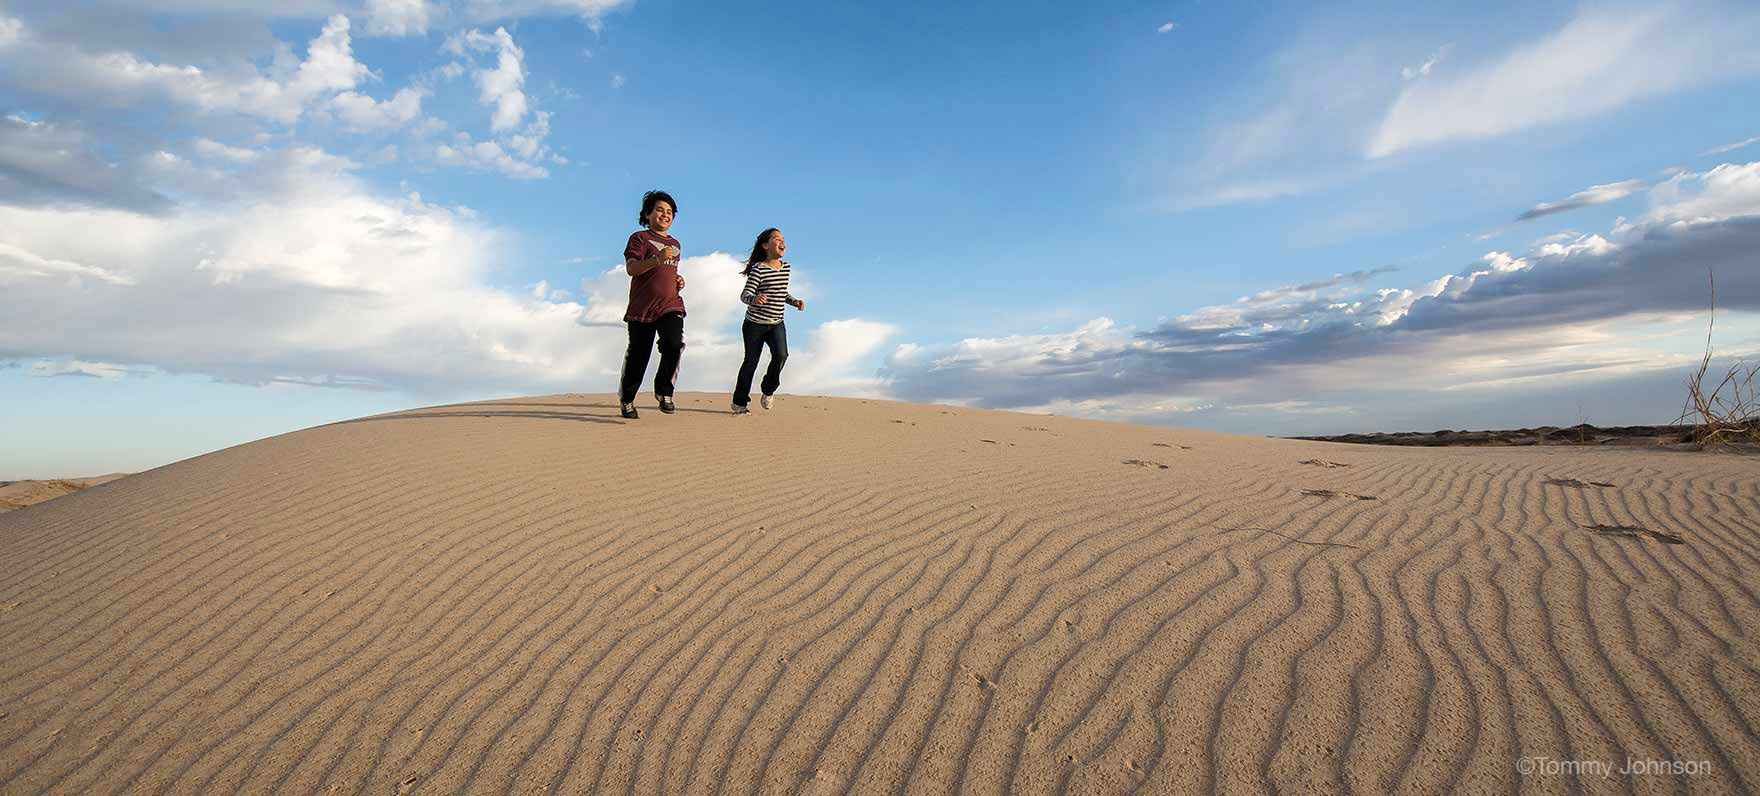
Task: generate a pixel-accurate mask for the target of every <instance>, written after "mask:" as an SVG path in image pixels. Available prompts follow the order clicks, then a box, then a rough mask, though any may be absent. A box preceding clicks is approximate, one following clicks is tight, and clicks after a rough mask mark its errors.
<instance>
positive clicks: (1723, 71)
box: [1367, 3, 1760, 158]
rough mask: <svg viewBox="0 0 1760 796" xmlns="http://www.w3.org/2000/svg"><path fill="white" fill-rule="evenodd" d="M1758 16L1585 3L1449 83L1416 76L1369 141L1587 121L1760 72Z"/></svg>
mask: <svg viewBox="0 0 1760 796" xmlns="http://www.w3.org/2000/svg"><path fill="white" fill-rule="evenodd" d="M1756 33H1760V15H1756V14H1755V13H1754V12H1753V11H1752V10H1751V9H1745V8H1742V7H1740V6H1725V5H1722V4H1717V3H1697V4H1695V3H1682V4H1669V5H1661V6H1644V7H1622V6H1604V5H1595V6H1589V7H1585V8H1584V9H1583V10H1582V11H1581V12H1580V13H1579V14H1578V15H1577V16H1576V17H1575V18H1574V19H1572V20H1571V21H1570V22H1569V23H1568V24H1566V25H1565V26H1564V27H1563V28H1562V29H1560V30H1558V31H1556V32H1554V33H1552V34H1549V35H1547V36H1545V37H1542V38H1540V39H1538V40H1536V41H1534V42H1532V43H1530V44H1527V45H1524V46H1522V47H1519V48H1517V49H1515V50H1514V51H1512V52H1510V53H1508V54H1507V55H1504V56H1503V57H1501V58H1498V59H1496V60H1494V61H1491V62H1489V63H1486V64H1482V65H1480V66H1478V67H1476V68H1472V69H1466V70H1463V71H1460V72H1458V73H1456V74H1455V75H1453V76H1452V77H1451V78H1450V79H1447V80H1415V81H1412V82H1410V83H1409V85H1408V86H1407V87H1406V89H1405V90H1404V91H1403V92H1401V94H1400V95H1399V98H1398V99H1397V100H1395V101H1394V103H1393V106H1392V107H1391V108H1390V109H1389V110H1388V111H1387V113H1386V115H1385V117H1384V118H1383V119H1382V121H1381V123H1380V125H1379V126H1378V128H1377V129H1376V131H1375V132H1374V134H1373V135H1372V136H1371V137H1370V139H1369V143H1368V147H1367V154H1368V155H1369V157H1372V158H1379V157H1385V156H1388V155H1392V154H1394V153H1396V152H1401V151H1404V150H1407V149H1411V148H1415V147H1422V146H1428V145H1433V144H1438V143H1442V142H1445V141H1451V140H1457V139H1473V138H1485V137H1488V136H1494V135H1499V134H1502V133H1508V132H1511V131H1514V130H1521V129H1524V128H1528V127H1532V126H1535V125H1540V124H1546V123H1552V122H1559V121H1564V120H1572V119H1583V118H1587V117H1589V116H1591V115H1594V114H1597V113H1602V112H1605V111H1609V110H1612V109H1614V108H1618V107H1621V106H1623V105H1626V104H1627V103H1630V102H1633V101H1635V100H1638V99H1642V98H1645V97H1651V96H1655V95H1658V94H1663V93H1666V92H1670V91H1674V90H1677V89H1681V88H1685V87H1687V86H1691V85H1697V84H1700V83H1704V82H1707V81H1711V80H1714V79H1717V78H1720V77H1725V76H1729V75H1734V74H1748V73H1753V72H1755V71H1760V53H1757V51H1756V50H1755V49H1754V48H1753V46H1752V42H1753V41H1754V39H1755V36H1756Z"/></svg>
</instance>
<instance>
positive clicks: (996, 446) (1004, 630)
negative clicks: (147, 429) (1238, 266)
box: [0, 395, 1760, 796]
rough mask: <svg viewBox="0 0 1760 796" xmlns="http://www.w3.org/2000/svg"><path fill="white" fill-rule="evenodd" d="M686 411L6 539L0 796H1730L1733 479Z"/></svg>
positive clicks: (717, 409) (792, 403) (198, 489)
mask: <svg viewBox="0 0 1760 796" xmlns="http://www.w3.org/2000/svg"><path fill="white" fill-rule="evenodd" d="M681 399H682V400H681V402H680V403H681V406H680V412H679V413H678V414H677V415H674V416H670V417H668V416H664V415H661V414H660V413H659V412H658V411H655V410H652V409H648V408H644V409H643V416H642V418H641V419H640V420H639V421H635V422H624V421H622V420H621V419H619V418H618V417H617V409H616V407H615V405H614V403H613V401H612V400H611V399H610V398H608V397H607V396H548V397H539V398H526V399H515V400H508V401H497V402H484V403H475V404H465V405H455V406H445V407H435V408H429V409H421V410H414V411H410V412H403V413H397V414H392V415H385V416H379V417H371V418H363V419H361V420H357V421H351V422H346V423H338V424H334V425H329V426H324V427H320V428H314V429H308V430H305V431H300V432H297V433H293V434H287V435H283V436H279V437H275V438H271V439H267V440H263V441H260V442H255V443H251V444H248V445H243V446H239V447H236V448H231V449H228V450H224V451H220V452H217V453H213V454H209V455H206V456H202V457H199V458H196V459H191V460H188V461H184V462H180V463H178V464H175V465H171V466H168V467H163V468H159V469H157V470H152V471H149V472H145V473H140V474H137V475H133V476H130V477H128V478H124V479H122V480H120V481H116V482H114V483H110V484H107V485H105V486H102V487H99V488H95V489H90V490H86V491H82V492H79V493H76V494H72V495H68V496H66V497H63V498H59V499H57V500H54V501H51V502H48V503H43V504H40V505H37V506H32V507H29V508H24V509H20V510H18V511H14V512H10V513H7V514H4V515H0V793H4V794H7V795H8V796H11V795H12V794H41V793H67V794H75V793H77V794H109V793H129V794H186V793H234V792H244V793H289V794H309V793H372V794H391V793H421V794H451V793H461V794H464V793H468V794H532V793H537V794H577V793H596V794H597V793H603V794H656V793H665V794H676V793H776V794H784V793H786V794H795V793H805V794H818V793H825V794H832V793H901V794H940V793H982V794H1005V793H1029V794H1036V793H1082V794H1086V793H1130V792H1135V793H1187V792H1220V793H1270V792H1283V793H1339V792H1356V793H1413V794H1427V793H1446V792H1458V793H1514V792H1518V791H1520V792H1524V793H1527V792H1533V793H1566V792H1589V793H1619V792H1642V793H1677V792H1689V793H1732V792H1744V791H1745V792H1755V791H1756V790H1757V789H1760V740H1757V738H1760V732H1757V730H1760V644H1757V643H1756V639H1755V633H1756V631H1757V630H1760V575H1757V574H1756V573H1760V566H1757V565H1760V503H1757V502H1756V499H1757V498H1760V480H1757V479H1756V473H1757V472H1760V470H1757V469H1756V462H1755V461H1754V460H1752V459H1747V458H1741V457H1735V456H1726V455H1698V454H1682V453H1669V452H1657V451H1648V450H1641V449H1630V448H1626V449H1617V450H1610V449H1596V448H1518V449H1496V448H1472V449H1418V448H1373V447H1365V446H1353V445H1341V444H1331V443H1322V442H1308V441H1294V440H1275V439H1262V438H1255V437H1243V436H1230V435H1222V434H1208V433H1197V432H1181V431H1169V430H1163V429H1154V428H1146V427H1139V426H1127V425H1119V424H1109V423H1102V422H1096V421H1086V420H1074V419H1069V418H1061V417H1044V416H1031V415H1021V414H1013V413H1006V412H992V411H978V410H967V409H956V408H949V407H939V406H919V405H908V404H897V403H887V402H880V401H858V400H851V399H826V398H795V397H790V396H784V399H783V400H782V401H781V402H780V403H779V405H778V408H777V409H776V410H773V411H771V412H763V411H759V412H758V413H757V414H756V415H754V416H752V417H747V418H735V417H731V416H729V415H727V414H726V413H725V402H726V396H725V395H719V396H717V395H685V396H681ZM1549 482H1550V483H1549ZM1371 498H1372V499H1371ZM1595 526H1600V527H1601V528H1602V529H1603V531H1601V532H1598V531H1596V530H1592V528H1593V527H1595ZM1609 528H1612V529H1619V528H1644V529H1647V530H1650V531H1655V532H1657V533H1659V534H1672V535H1674V536H1677V537H1678V538H1679V539H1680V541H1681V542H1682V543H1680V544H1673V543H1669V542H1668V541H1666V540H1665V539H1663V538H1662V537H1660V536H1652V535H1648V534H1642V533H1637V532H1632V533H1626V534H1622V533H1619V532H1617V531H1607V530H1605V529H1609ZM1524 757H1529V758H1550V759H1553V760H1560V761H1566V760H1600V761H1612V762H1614V763H1616V764H1618V765H1622V766H1623V765H1624V761H1625V760H1627V759H1628V758H1636V759H1639V760H1670V761H1692V762H1693V763H1694V764H1695V765H1697V764H1698V763H1700V762H1702V763H1704V765H1705V770H1704V771H1702V772H1699V773H1694V774H1673V773H1661V774H1655V773H1652V774H1642V775H1636V776H1626V775H1621V774H1618V773H1615V774H1613V775H1612V776H1611V777H1609V778H1608V779H1606V780H1602V779H1601V778H1600V777H1599V776H1598V775H1597V776H1583V777H1573V776H1572V775H1570V774H1568V773H1559V772H1556V771H1555V772H1553V773H1547V772H1546V771H1545V770H1541V771H1537V772H1535V773H1530V774H1526V775H1524V774H1522V773H1519V772H1518V761H1520V759H1521V758H1524Z"/></svg>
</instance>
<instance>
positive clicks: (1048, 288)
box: [0, 0, 1760, 479]
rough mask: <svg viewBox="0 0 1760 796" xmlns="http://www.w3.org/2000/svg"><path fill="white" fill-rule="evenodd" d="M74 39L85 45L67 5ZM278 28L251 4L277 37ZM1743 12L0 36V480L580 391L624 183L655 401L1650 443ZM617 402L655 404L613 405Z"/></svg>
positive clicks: (278, 11)
mask: <svg viewBox="0 0 1760 796" xmlns="http://www.w3.org/2000/svg"><path fill="white" fill-rule="evenodd" d="M70 6H71V7H70ZM271 6H272V8H271ZM1757 34H1760V9H1756V8H1755V7H1753V6H1752V5H1751V4H1742V3H1716V2H1679V3H1646V4H1619V3H1523V4H1509V5H1505V6H1499V7H1488V6H1485V5H1483V4H1462V5H1460V6H1458V7H1440V6H1439V7H1436V8H1420V9H1415V10H1414V9H1412V8H1408V7H1405V5H1403V4H1391V3H1357V4H1337V5H1332V4H1329V5H1327V6H1325V7H1324V8H1321V7H1316V6H1313V4H1302V3H1262V4H1233V3H1218V2H1184V3H1179V2H1176V3H1127V4H1114V5H1108V6H1105V7H1102V8H1096V9H1081V10H1076V9H1072V8H1071V7H1068V6H1067V5H1063V4H1050V3H1025V4H1020V3H1013V4H983V3H973V4H960V5H956V6H947V5H945V4H908V3H907V4H893V5H888V6H885V7H884V8H883V9H879V10H875V9H868V8H858V7H847V8H846V7H837V6H835V4H833V6H827V5H825V4H806V3H794V4H791V3H773V4H762V5H742V6H739V7H732V6H725V5H723V4H689V3H680V2H668V1H666V0H639V1H638V2H622V1H620V0H301V1H300V2H284V3H276V4H265V3H257V2H242V1H234V0H137V1H136V2H118V1H116V0H95V1H94V2H89V3H80V4H68V3H65V2H47V1H45V0H9V2H6V3H4V4H0V116H3V118H0V417H4V418H5V419H4V420H0V436H3V437H4V438H5V439H6V440H7V442H6V444H5V445H4V446H3V447H0V479H10V478H26V477H52V476H64V475H85V474H94V473H98V472H106V471H120V470H139V469H143V468H147V467H152V466H156V465H159V464H164V463H168V462H170V461H174V460H177V459H180V458H183V457H187V456H191V455H195V454H199V453H202V452H204V451H208V450H213V449H215V448H218V447H224V446H226V445H231V444H237V443H240V442H245V441H248V440H251V439H255V438H260V437H263V436H267V435H272V434H276V433H281V432H285V431H290V430H294V429H297V428H302V427H306V426H310V425H313V424H316V423H322V422H328V421H332V420H339V419H346V418H349V417H355V416H359V415H363V414H369V413H373V412H380V411H388V410H394V409H399V408H405V407H410V406H417V405H427V404H434V403H442V402H449V401H457V400H469V399H475V398H486V397H497V396H510V395H522V394H534V393H550V392H605V391H609V390H611V389H612V385H613V380H614V379H615V376H616V373H617V369H618V364H619V356H620V352H621V349H622V346H623V341H624V337H623V330H622V328H621V325H620V324H619V323H618V321H619V319H620V317H621V307H622V302H623V297H624V292H625V291H626V289H627V277H625V276H623V275H622V274H621V272H620V265H621V264H620V263H619V262H618V257H619V253H620V252H621V250H622V247H623V241H624V239H625V237H626V236H627V235H628V234H629V233H630V232H631V231H632V230H633V229H634V228H635V224H634V216H635V212H636V209H637V202H638V201H639V197H640V195H641V193H642V191H644V190H647V189H649V188H654V187H660V188H665V189H667V190H669V191H671V192H672V193H673V194H674V195H675V196H677V197H678V199H679V204H680V208H679V210H680V213H679V217H678V221H677V223H676V225H675V227H674V233H675V234H676V235H677V236H678V237H679V238H680V239H681V241H682V242H683V243H684V253H685V257H686V260H685V263H684V265H683V269H684V273H685V275H686V278H687V279H688V280H690V286H689V287H688V288H687V290H686V292H685V295H686V301H687V304H688V306H689V308H690V317H689V320H688V321H687V325H686V335H687V340H688V341H689V348H688V349H687V353H686V361H685V366H684V371H683V375H682V384H681V386H682V388H683V389H688V390H707V391H727V390H729V389H730V387H731V382H732V379H733V375H734V371H735V368H736V367H737V363H738V356H739V354H738V345H737V341H738V331H737V327H738V322H739V316H740V310H741V308H740V306H739V305H738V303H737V299H736V297H735V294H736V293H737V276H736V274H735V269H736V268H737V265H736V263H735V262H734V257H736V256H739V255H742V254H743V253H744V252H745V251H746V250H748V249H749V247H750V245H751V243H750V242H751V240H752V238H753V237H754V236H755V235H756V234H757V232H758V231H760V230H762V229H763V228H764V227H767V226H778V227H781V228H782V229H783V230H784V232H785V233H786V234H787V236H788V239H789V243H790V259H791V260H792V261H793V263H794V264H795V267H796V273H797V276H796V279H797V281H798V282H799V286H798V288H799V289H798V290H796V292H797V294H799V295H802V296H804V297H806V298H807V299H808V302H809V306H808V310H807V312H805V313H801V314H791V317H790V319H789V324H790V331H791V335H790V336H791V338H792V339H791V342H792V343H793V346H792V347H793V349H794V355H793V357H791V360H790V364H789V369H788V371H787V373H786V374H785V379H784V392H793V393H798V394H807V393H812V394H835V395H859V396H870V397H883V398H894V399H899V400H909V401H942V402H951V403H960V404H966V405H973V406H987V407H1001V408H1013V409H1023V410H1028V411H1040V412H1056V413H1059V414H1075V415H1083V416H1089V417H1100V418H1107V419H1115V420H1126V421H1132V422H1145V423H1156V424H1164V425H1172V426H1181V427H1193V428H1207V429H1216V430H1224V431H1239V432H1246V433H1266V434H1323V433H1342V432H1347V431H1367V430H1376V429H1381V430H1395V429H1429V428H1444V427H1447V428H1484V427H1506V426H1516V425H1533V424H1543V423H1551V424H1560V425H1562V424H1570V423H1575V422H1578V421H1580V420H1587V421H1589V422H1595V423H1600V424H1618V423H1658V422H1667V421H1670V420H1672V419H1673V418H1674V417H1675V415H1676V414H1677V413H1678V411H1679V402H1680V397H1681V389H1680V385H1681V382H1682V380H1683V379H1684V377H1685V373H1686V372H1687V369H1688V366H1689V364H1694V363H1696V361H1697V356H1698V354H1699V353H1700V352H1702V350H1703V346H1704V333H1705V325H1704V322H1705V312H1704V310H1705V303H1706V298H1707V289H1706V284H1705V274H1706V272H1707V270H1715V271H1716V273H1717V277H1718V286H1719V287H1718V304H1719V310H1720V312H1719V315H1718V326H1717V337H1716V340H1715V344H1716V348H1717V351H1718V352H1719V354H1720V355H1723V356H1726V357H1732V358H1733V357H1742V356H1748V357H1750V358H1751V357H1752V356H1753V355H1755V354H1756V353H1760V323H1757V322H1756V319H1755V315H1754V314H1753V313H1754V311H1755V310H1756V308H1757V304H1760V268H1756V267H1755V262H1754V255H1753V252H1755V251H1760V141H1757V140H1755V139H1756V137H1757V136H1760V51H1756V49H1755V48H1753V47H1752V46H1751V42H1752V41H1754V40H1755V37H1756V35H1757ZM644 400H646V398H644Z"/></svg>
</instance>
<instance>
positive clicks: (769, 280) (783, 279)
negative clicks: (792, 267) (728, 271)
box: [739, 261, 795, 326]
mask: <svg viewBox="0 0 1760 796" xmlns="http://www.w3.org/2000/svg"><path fill="white" fill-rule="evenodd" d="M759 293H763V294H764V303H763V304H754V303H752V302H754V301H756V300H757V298H758V294H759ZM739 300H740V301H743V302H745V304H746V320H748V321H751V322H752V323H761V324H763V325H765V326H774V325H776V324H778V323H782V310H783V309H784V308H785V305H786V304H788V303H792V302H793V301H794V300H795V299H794V296H792V295H790V294H789V292H788V262H787V261H784V262H783V263H782V267H780V268H771V267H770V266H768V265H765V264H763V263H753V264H752V272H751V273H750V274H747V275H746V286H745V287H744V288H741V289H740V291H739Z"/></svg>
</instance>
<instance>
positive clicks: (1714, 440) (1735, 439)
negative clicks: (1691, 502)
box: [1675, 274, 1760, 450]
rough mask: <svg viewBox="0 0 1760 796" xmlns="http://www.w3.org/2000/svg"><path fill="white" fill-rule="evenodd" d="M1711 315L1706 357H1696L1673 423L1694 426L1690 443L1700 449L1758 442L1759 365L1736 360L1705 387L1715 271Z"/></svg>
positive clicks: (1713, 320) (1714, 319)
mask: <svg viewBox="0 0 1760 796" xmlns="http://www.w3.org/2000/svg"><path fill="white" fill-rule="evenodd" d="M1711 316H1712V317H1711V320H1709V321H1708V322H1707V323H1706V327H1705V356H1703V357H1701V358H1700V359H1699V369H1698V370H1696V371H1694V372H1693V373H1692V374H1690V375H1688V376H1687V403H1686V406H1685V407H1684V408H1682V409H1681V416H1680V417H1679V418H1678V419H1676V420H1675V423H1676V425H1689V424H1690V425H1692V426H1693V444H1694V445H1695V446H1696V447H1698V448H1699V449H1700V450H1705V449H1707V448H1713V447H1733V446H1736V445H1743V446H1744V447H1745V446H1750V445H1760V394H1756V392H1755V379H1756V378H1757V377H1760V364H1755V365H1750V364H1748V363H1746V362H1744V361H1741V360H1737V361H1736V362H1735V363H1734V364H1732V365H1730V366H1729V370H1728V371H1727V372H1726V373H1724V374H1723V376H1722V377H1721V378H1719V379H1718V381H1717V384H1716V386H1714V387H1709V389H1707V387H1708V386H1709V382H1708V381H1707V380H1706V377H1707V375H1708V374H1709V373H1710V371H1711V353H1712V350H1711V332H1712V330H1713V329H1715V328H1716V324H1717V276H1716V274H1712V275H1711Z"/></svg>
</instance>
